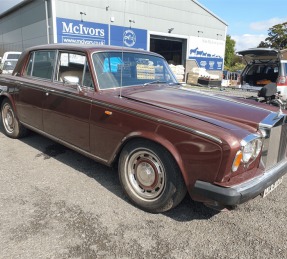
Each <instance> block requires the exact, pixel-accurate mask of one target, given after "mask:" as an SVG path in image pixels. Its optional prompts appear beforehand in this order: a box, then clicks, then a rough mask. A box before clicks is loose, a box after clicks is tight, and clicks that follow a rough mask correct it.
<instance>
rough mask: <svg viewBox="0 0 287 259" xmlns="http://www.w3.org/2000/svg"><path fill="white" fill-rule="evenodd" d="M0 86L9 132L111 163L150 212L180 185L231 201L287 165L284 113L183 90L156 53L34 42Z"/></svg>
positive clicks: (272, 179)
mask: <svg viewBox="0 0 287 259" xmlns="http://www.w3.org/2000/svg"><path fill="white" fill-rule="evenodd" d="M0 88H1V89H2V92H1V93H0V104H1V117H2V123H3V126H4V127H3V128H4V133H5V134H6V135H7V136H8V137H11V138H19V137H23V136H25V135H26V134H27V132H28V130H32V131H35V132H38V133H40V134H43V135H44V136H46V137H49V138H51V139H52V140H54V141H57V142H59V143H61V144H63V145H66V146H67V147H69V148H71V149H73V150H76V151H78V152H80V153H82V154H84V155H86V156H88V157H90V158H93V159H95V160H96V161H99V162H101V163H103V164H106V165H108V166H112V165H114V164H117V165H118V171H119V179H120V183H121V185H122V188H123V190H124V192H125V194H126V195H127V197H128V198H129V199H130V201H131V202H132V203H134V204H135V205H136V206H138V207H140V208H141V209H143V210H146V211H149V212H153V213H158V212H163V211H167V210H169V209H171V208H173V207H175V206H176V205H178V204H179V203H180V202H181V200H182V199H183V197H184V196H185V194H186V191H188V193H189V194H190V196H191V197H192V199H194V200H195V201H200V202H204V203H205V204H206V205H209V206H214V207H216V208H222V207H225V206H233V205H237V204H240V203H243V202H246V201H248V200H250V199H253V198H254V197H257V196H258V195H259V194H262V193H264V195H267V194H268V193H269V192H270V191H272V190H273V189H274V188H275V187H277V185H278V184H279V183H280V182H281V181H282V176H283V175H284V174H285V173H286V170H287V159H286V151H287V138H286V134H287V124H286V121H287V118H286V114H285V113H283V112H282V111H281V110H280V109H279V108H277V107H271V106H267V105H261V106H258V105H260V104H257V103H255V102H253V103H250V102H248V100H241V101H240V100H234V99H231V98H224V97H216V96H212V95H210V94H203V93H199V92H196V91H190V90H188V89H185V88H183V87H182V86H181V85H180V84H178V83H177V81H176V79H175V76H174V74H173V73H172V72H171V70H170V68H169V66H168V64H167V62H166V61H165V60H164V58H163V57H162V56H160V55H158V54H155V53H151V52H147V51H143V50H135V49H126V48H120V47H111V46H91V45H90V46H86V45H79V46H77V45H65V44H55V45H53V44H52V45H43V46H38V47H33V48H30V49H27V50H26V51H25V52H24V53H23V54H22V56H21V57H20V59H19V61H18V63H17V65H16V68H15V69H14V72H13V75H5V76H2V77H0ZM83 188H84V186H83ZM270 206H271V205H270Z"/></svg>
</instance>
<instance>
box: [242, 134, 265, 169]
mask: <svg viewBox="0 0 287 259" xmlns="http://www.w3.org/2000/svg"><path fill="white" fill-rule="evenodd" d="M261 148H262V141H261V139H254V140H252V141H250V142H248V143H246V145H245V146H244V147H243V150H242V153H243V156H242V161H243V162H244V163H247V162H249V160H250V159H251V158H253V159H255V158H256V157H257V156H258V155H259V153H260V151H261Z"/></svg>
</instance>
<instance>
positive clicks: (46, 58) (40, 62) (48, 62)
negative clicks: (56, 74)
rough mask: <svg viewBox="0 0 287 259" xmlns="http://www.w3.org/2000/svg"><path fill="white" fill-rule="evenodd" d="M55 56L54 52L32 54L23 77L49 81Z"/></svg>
mask: <svg viewBox="0 0 287 259" xmlns="http://www.w3.org/2000/svg"><path fill="white" fill-rule="evenodd" d="M55 55H56V51H35V52H32V53H31V54H30V58H29V61H28V64H27V67H26V70H25V72H24V75H26V76H33V77H38V78H43V79H50V80H51V79H52V75H53V71H54V66H55Z"/></svg>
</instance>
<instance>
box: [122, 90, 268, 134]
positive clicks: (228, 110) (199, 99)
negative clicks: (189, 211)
mask: <svg viewBox="0 0 287 259" xmlns="http://www.w3.org/2000/svg"><path fill="white" fill-rule="evenodd" d="M122 97H125V98H128V99H130V100H134V101H138V102H142V103H145V104H149V105H153V106H156V107H159V108H162V109H166V110H171V111H173V112H177V113H180V114H183V115H186V116H189V117H193V118H196V119H199V120H203V121H206V122H208V123H211V124H214V125H217V126H220V127H223V128H226V129H229V130H236V129H239V128H245V129H248V130H251V128H252V129H253V131H256V130H257V129H258V125H259V123H260V122H261V121H262V120H263V119H264V118H266V117H267V116H268V115H269V114H270V111H269V110H267V109H264V108H261V107H258V106H255V105H253V104H249V103H248V102H244V101H240V100H239V99H232V98H227V97H222V96H215V95H210V94H204V93H202V92H196V91H190V90H185V89H182V88H180V89H178V88H177V89H176V88H164V87H162V88H158V89H157V90H155V89H154V88H153V89H152V90H142V91H137V92H133V91H131V92H130V91H129V92H123V94H122ZM254 103H255V102H254Z"/></svg>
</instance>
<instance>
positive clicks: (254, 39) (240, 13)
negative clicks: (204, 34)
mask: <svg viewBox="0 0 287 259" xmlns="http://www.w3.org/2000/svg"><path fill="white" fill-rule="evenodd" d="M197 2H199V3H200V4H201V5H203V6H204V7H206V8H207V9H208V10H210V11H211V12H212V13H213V14H215V15H216V16H218V17H219V18H220V19H221V20H223V21H224V22H226V23H227V24H228V28H227V34H228V35H230V36H231V38H232V39H233V40H235V42H236V44H235V49H236V51H239V50H243V49H248V48H255V47H257V46H258V45H259V43H260V42H261V41H264V40H265V38H266V37H268V29H269V28H271V27H272V26H273V25H275V24H279V23H283V22H287V0H240V1H238V0H237V1H236V0H197Z"/></svg>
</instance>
